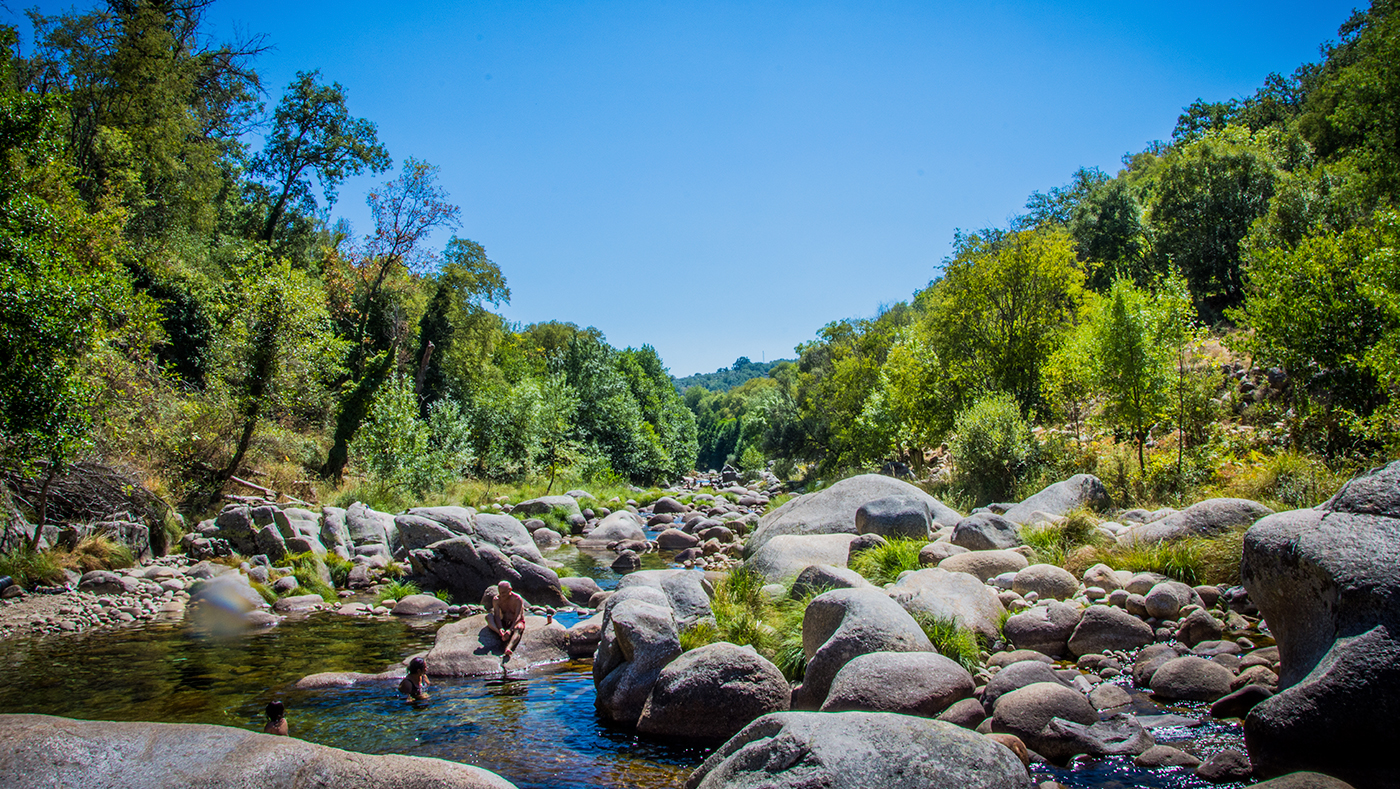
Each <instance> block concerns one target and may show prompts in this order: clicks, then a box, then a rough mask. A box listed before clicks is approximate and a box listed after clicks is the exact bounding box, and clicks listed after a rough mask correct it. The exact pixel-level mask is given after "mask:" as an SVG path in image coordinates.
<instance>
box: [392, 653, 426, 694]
mask: <svg viewBox="0 0 1400 789" xmlns="http://www.w3.org/2000/svg"><path fill="white" fill-rule="evenodd" d="M430 684H431V683H430V682H428V661H426V660H424V659H423V658H421V657H416V658H414V659H412V660H410V661H408V676H406V677H404V678H403V681H402V682H400V683H399V692H400V693H402V694H404V695H405V696H407V697H408V700H409V701H419V700H421V699H426V698H428V691H427V687H428V685H430Z"/></svg>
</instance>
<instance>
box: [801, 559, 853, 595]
mask: <svg viewBox="0 0 1400 789" xmlns="http://www.w3.org/2000/svg"><path fill="white" fill-rule="evenodd" d="M862 586H870V582H869V581H867V580H865V576H863V575H861V574H860V573H858V572H856V571H855V570H849V569H847V568H845V567H832V566H831V565H829V564H814V565H812V566H811V567H807V568H805V569H803V570H802V572H800V573H798V574H797V580H795V581H793V582H792V589H791V590H790V592H789V594H790V595H791V597H792V599H794V600H801V599H802V598H804V597H808V596H811V595H818V594H821V593H822V592H829V591H831V590H832V589H856V588H858V587H862Z"/></svg>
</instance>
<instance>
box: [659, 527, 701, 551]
mask: <svg viewBox="0 0 1400 789" xmlns="http://www.w3.org/2000/svg"><path fill="white" fill-rule="evenodd" d="M699 544H700V538H699V537H696V536H695V535H694V534H686V533H685V532H683V531H681V530H680V529H667V530H665V531H663V532H661V533H660V534H658V535H656V546H657V547H658V548H660V549H661V550H663V551H683V550H685V549H686V548H694V547H695V546H697V545H699Z"/></svg>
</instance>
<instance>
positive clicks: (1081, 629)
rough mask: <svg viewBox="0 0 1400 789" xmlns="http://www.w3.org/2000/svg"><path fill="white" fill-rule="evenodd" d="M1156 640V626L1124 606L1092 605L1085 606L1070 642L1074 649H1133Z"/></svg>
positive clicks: (1083, 652) (1082, 652) (1084, 651)
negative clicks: (1153, 626)
mask: <svg viewBox="0 0 1400 789" xmlns="http://www.w3.org/2000/svg"><path fill="white" fill-rule="evenodd" d="M1150 643H1152V628H1151V626H1149V625H1148V624H1147V623H1146V622H1144V621H1142V620H1141V619H1138V618H1137V617H1135V616H1133V615H1132V614H1130V613H1128V612H1127V611H1124V610H1123V609H1121V608H1114V607H1112V606H1106V605H1091V606H1089V607H1088V608H1086V609H1084V613H1083V615H1082V616H1080V618H1079V624H1077V625H1075V627H1074V633H1073V634H1072V635H1070V637H1069V641H1068V643H1067V644H1066V646H1067V647H1068V648H1069V651H1070V653H1072V654H1074V655H1076V656H1078V655H1088V654H1092V653H1095V652H1104V651H1118V650H1124V651H1127V650H1133V649H1137V648H1138V647H1141V646H1145V645H1147V644H1150Z"/></svg>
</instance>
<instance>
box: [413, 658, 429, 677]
mask: <svg viewBox="0 0 1400 789" xmlns="http://www.w3.org/2000/svg"><path fill="white" fill-rule="evenodd" d="M408 673H410V674H427V673H428V661H426V660H424V659H423V658H421V657H416V658H414V659H412V660H410V661H408Z"/></svg>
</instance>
